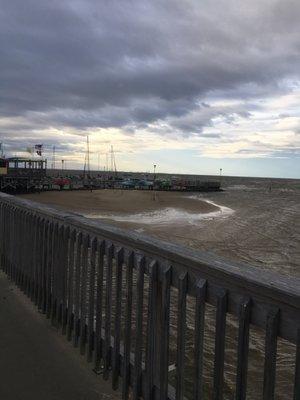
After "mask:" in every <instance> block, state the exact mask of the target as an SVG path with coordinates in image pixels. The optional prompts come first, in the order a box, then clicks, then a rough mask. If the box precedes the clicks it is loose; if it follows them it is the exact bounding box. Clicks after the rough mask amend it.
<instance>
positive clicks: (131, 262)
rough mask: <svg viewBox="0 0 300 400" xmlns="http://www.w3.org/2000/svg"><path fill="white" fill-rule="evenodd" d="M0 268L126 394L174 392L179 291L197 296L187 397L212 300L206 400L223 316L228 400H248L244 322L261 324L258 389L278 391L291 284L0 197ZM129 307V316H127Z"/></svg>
mask: <svg viewBox="0 0 300 400" xmlns="http://www.w3.org/2000/svg"><path fill="white" fill-rule="evenodd" d="M0 262H1V268H2V270H3V271H4V272H5V273H6V274H7V275H8V276H9V278H10V279H11V280H12V281H14V282H15V283H16V284H17V285H18V286H19V287H20V288H21V289H22V290H23V291H24V293H26V294H27V295H28V296H29V297H30V298H31V300H32V301H33V302H34V303H35V304H36V305H37V306H38V308H39V309H40V310H41V311H42V312H43V313H44V314H45V315H46V316H47V318H50V319H51V321H52V323H53V324H54V325H55V326H57V327H58V328H60V329H61V331H62V333H63V334H64V335H66V337H67V339H68V340H70V341H73V344H74V346H75V347H79V349H80V352H81V353H82V354H86V357H87V360H88V361H89V362H93V363H94V368H95V370H96V371H101V373H103V377H104V379H108V378H109V377H111V379H112V385H113V388H114V389H116V388H118V387H119V385H120V382H119V379H120V378H122V379H121V382H122V385H121V388H122V395H123V398H124V399H127V398H128V396H129V393H130V392H132V398H133V399H138V398H143V399H149V400H150V399H160V400H165V399H170V400H171V399H172V400H173V399H183V398H184V397H185V393H184V372H185V360H186V359H185V346H186V337H187V326H186V317H187V308H186V303H187V296H190V297H191V298H194V299H195V317H194V330H193V332H194V339H193V340H194V352H193V354H194V360H193V364H194V368H193V374H194V376H193V379H192V381H193V390H192V392H193V395H192V397H193V399H195V400H199V399H204V398H205V397H204V383H203V362H204V348H205V340H204V318H205V314H206V304H212V305H214V306H215V307H216V319H215V332H216V334H215V348H214V369H213V399H214V400H218V399H223V388H224V354H225V350H226V342H225V333H226V317H227V315H234V316H235V317H236V318H237V319H238V321H239V328H238V339H237V365H236V384H235V389H234V392H235V395H234V398H235V399H236V400H243V399H246V390H247V369H248V352H249V329H250V326H256V327H259V328H261V329H262V330H263V331H264V332H265V355H264V380H263V392H262V393H261V395H260V396H261V397H259V398H262V399H264V400H272V399H273V398H274V391H275V387H276V351H277V338H278V337H280V338H283V339H286V340H287V341H289V342H291V343H293V344H295V345H296V352H295V353H296V355H295V357H296V360H295V370H294V371H293V377H294V378H293V380H294V383H293V387H294V388H293V390H294V400H296V399H297V400H299V399H300V285H299V279H298V280H297V279H290V278H288V277H284V276H279V275H276V274H272V273H269V272H264V271H260V270H258V269H255V268H251V267H248V266H247V267H246V266H244V265H239V264H234V265H233V264H232V263H228V262H225V261H224V260H222V259H220V258H218V257H217V256H212V255H207V254H203V253H201V252H198V251H194V250H191V249H187V248H184V247H181V246H177V245H173V244H168V243H164V242H161V241H158V240H155V239H151V238H148V237H146V236H141V235H139V234H136V233H133V232H129V231H124V230H121V229H119V228H116V227H113V226H108V225H104V224H102V223H99V222H96V221H93V220H89V219H86V218H84V217H81V216H78V215H76V214H72V213H66V212H64V211H59V210H57V209H54V208H49V207H46V206H44V205H40V204H37V203H34V202H31V201H26V200H23V199H18V198H15V197H13V196H9V195H5V194H1V193H0ZM174 288H175V289H176V293H177V299H178V303H177V335H176V341H177V342H176V343H177V346H176V365H175V375H176V384H175V385H174V387H173V386H172V385H170V380H169V378H168V376H169V374H170V368H169V367H170V361H169V360H170V358H169V341H170V292H171V290H173V289H174ZM133 315H134V323H133Z"/></svg>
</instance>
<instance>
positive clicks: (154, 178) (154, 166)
mask: <svg viewBox="0 0 300 400" xmlns="http://www.w3.org/2000/svg"><path fill="white" fill-rule="evenodd" d="M155 170H156V164H154V165H153V181H154V182H155V180H156V174H155Z"/></svg>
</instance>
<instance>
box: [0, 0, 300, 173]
mask: <svg viewBox="0 0 300 400" xmlns="http://www.w3.org/2000/svg"><path fill="white" fill-rule="evenodd" d="M299 21H300V1H299V0H294V1H293V0H281V1H276V0H251V1H250V0H249V1H245V0H241V1H238V0H235V1H231V0H215V1H214V0H210V1H206V0H201V1H198V0H176V1H175V0H173V1H169V0H160V1H157V0H151V1H143V0H136V1H130V0H127V1H123V0H119V1H114V0H109V1H103V0H102V1H101V0H63V1H62V0H59V1H58V0H51V1H50V0H48V1H46V0H44V1H42V0H26V1H24V0H0V77H1V79H0V141H3V142H4V145H5V151H6V154H7V155H11V154H19V155H24V151H25V149H26V148H27V147H30V146H33V145H34V144H36V143H43V144H44V147H45V151H46V153H45V156H47V158H48V159H49V160H50V163H51V153H52V147H53V146H54V145H55V146H56V152H57V160H61V159H65V160H67V166H68V167H83V163H84V151H85V140H86V135H87V134H89V136H90V142H91V150H92V155H91V161H92V167H93V168H97V167H98V153H100V166H101V167H103V166H104V165H105V157H106V156H105V153H107V151H108V150H109V147H110V145H113V146H114V149H115V151H116V160H117V167H118V169H126V170H144V171H147V170H152V168H153V164H157V165H158V170H160V171H165V172H174V173H175V172H181V173H189V172H190V173H199V174H201V173H202V174H218V173H219V168H223V171H224V174H228V175H248V176H278V177H298V178H300V162H299V161H300V28H299Z"/></svg>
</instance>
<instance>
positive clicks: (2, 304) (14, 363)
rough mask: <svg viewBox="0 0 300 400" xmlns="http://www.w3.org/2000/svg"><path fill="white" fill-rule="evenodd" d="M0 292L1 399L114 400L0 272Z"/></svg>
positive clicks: (76, 355)
mask: <svg viewBox="0 0 300 400" xmlns="http://www.w3.org/2000/svg"><path fill="white" fill-rule="evenodd" d="M0 292H1V297H0V325H1V330H0V354H1V358H0V376H1V385H0V398H1V399H5V400H40V399H43V400H54V399H55V400H66V399H72V400H87V399H89V400H96V399H97V400H108V399H112V400H116V399H119V398H120V397H119V395H118V393H117V392H112V390H111V388H110V384H109V383H107V382H105V381H103V379H101V378H100V377H99V376H97V375H96V374H94V373H93V372H91V369H90V368H89V366H87V364H86V362H85V359H84V358H83V357H82V356H80V355H79V354H78V353H77V352H74V351H70V348H72V346H71V344H70V343H68V342H66V340H65V339H64V338H63V337H62V336H61V335H58V334H57V329H56V328H54V327H53V326H51V325H50V324H49V322H48V321H47V320H46V319H45V318H44V316H43V315H42V314H39V313H37V312H36V308H35V307H34V306H33V304H32V303H31V301H30V300H29V299H28V298H27V297H26V296H25V295H24V294H23V293H22V292H21V291H20V290H19V289H17V287H16V286H15V285H14V284H12V283H10V281H9V280H8V279H7V277H6V275H5V274H4V273H3V272H0Z"/></svg>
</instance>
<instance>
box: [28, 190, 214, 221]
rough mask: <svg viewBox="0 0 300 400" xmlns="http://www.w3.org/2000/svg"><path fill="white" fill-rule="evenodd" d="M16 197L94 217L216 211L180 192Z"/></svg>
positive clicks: (48, 193)
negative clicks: (157, 212) (165, 209)
mask: <svg viewBox="0 0 300 400" xmlns="http://www.w3.org/2000/svg"><path fill="white" fill-rule="evenodd" d="M20 197H24V198H26V199H31V200H34V201H38V202H40V203H44V204H51V205H55V206H59V207H61V208H64V209H67V210H69V211H75V212H79V213H82V214H84V215H86V214H92V215H94V216H97V215H99V216H101V215H108V214H113V215H124V214H136V213H142V212H143V213H144V212H153V211H156V210H161V209H164V208H175V209H180V210H184V211H187V212H190V213H209V212H214V211H217V210H218V207H217V206H215V205H213V204H210V203H207V202H205V201H199V200H197V199H194V198H189V199H187V197H186V195H184V194H182V193H178V192H155V191H148V190H145V191H142V190H110V189H107V190H94V191H92V192H90V191H87V190H86V191H72V192H70V191H62V192H43V193H40V194H37V193H35V194H26V195H22V196H20Z"/></svg>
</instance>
